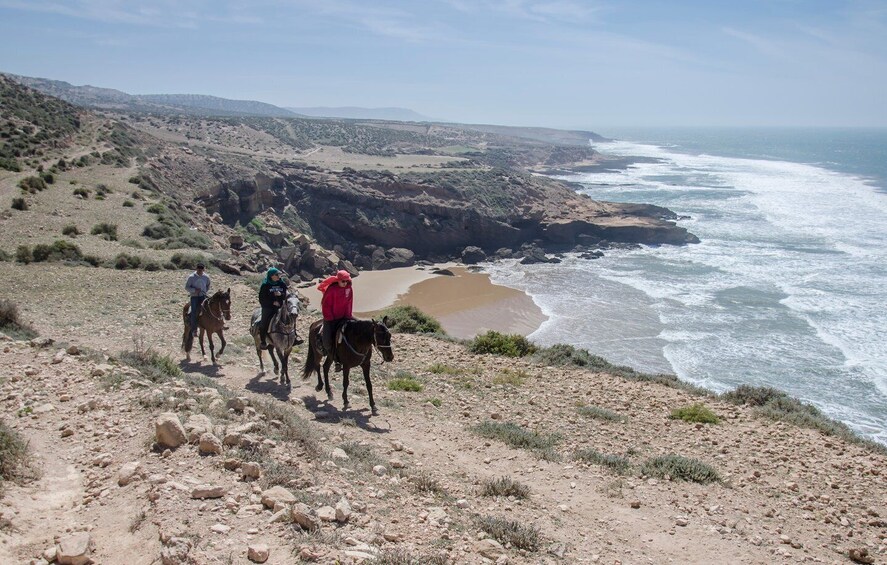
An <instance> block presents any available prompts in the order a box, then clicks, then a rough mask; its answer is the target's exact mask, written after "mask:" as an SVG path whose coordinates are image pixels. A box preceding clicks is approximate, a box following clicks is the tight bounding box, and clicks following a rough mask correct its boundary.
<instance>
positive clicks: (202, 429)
mask: <svg viewBox="0 0 887 565" xmlns="http://www.w3.org/2000/svg"><path fill="white" fill-rule="evenodd" d="M212 431H213V423H212V420H210V419H209V417H208V416H206V415H204V414H192V415H190V416H188V419H187V420H186V421H185V435H187V436H188V441H189V442H191V443H193V442H195V441H198V440H199V439H200V436H202V435H203V434H205V433H211V432H212Z"/></svg>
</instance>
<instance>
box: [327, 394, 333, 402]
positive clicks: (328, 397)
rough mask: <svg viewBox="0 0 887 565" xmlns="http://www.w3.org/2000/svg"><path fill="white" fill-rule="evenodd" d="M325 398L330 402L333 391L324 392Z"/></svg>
mask: <svg viewBox="0 0 887 565" xmlns="http://www.w3.org/2000/svg"><path fill="white" fill-rule="evenodd" d="M326 399H327V400H329V401H330V402H332V401H333V393H331V392H328V393H326Z"/></svg>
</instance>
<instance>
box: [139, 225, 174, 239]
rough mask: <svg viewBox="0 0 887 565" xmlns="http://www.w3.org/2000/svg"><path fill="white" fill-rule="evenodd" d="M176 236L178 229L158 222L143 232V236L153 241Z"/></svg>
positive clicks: (148, 226) (146, 227)
mask: <svg viewBox="0 0 887 565" xmlns="http://www.w3.org/2000/svg"><path fill="white" fill-rule="evenodd" d="M175 234H176V229H175V228H174V227H172V226H168V225H166V224H160V223H157V222H155V223H153V224H148V225H147V226H145V229H143V230H142V235H143V236H145V237H148V238H151V239H165V238H167V237H172V236H174V235H175Z"/></svg>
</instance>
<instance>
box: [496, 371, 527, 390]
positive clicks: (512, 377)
mask: <svg viewBox="0 0 887 565" xmlns="http://www.w3.org/2000/svg"><path fill="white" fill-rule="evenodd" d="M529 376H530V375H529V373H527V372H526V371H524V370H523V369H502V371H500V372H499V374H497V375H496V376H495V377H493V384H494V385H510V386H521V385H522V384H524V381H525V380H527V378H529Z"/></svg>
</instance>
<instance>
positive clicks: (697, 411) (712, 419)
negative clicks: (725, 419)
mask: <svg viewBox="0 0 887 565" xmlns="http://www.w3.org/2000/svg"><path fill="white" fill-rule="evenodd" d="M669 417H670V418H671V419H672V420H683V421H685V422H690V423H698V424H717V423H719V422H720V421H721V419H720V418H718V415H717V414H715V413H714V412H712V411H711V409H710V408H708V407H707V406H706V405H705V404H702V403H696V404H692V405H690V406H683V407H681V408H675V409H674V410H672V411H671V415H670V416H669Z"/></svg>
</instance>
